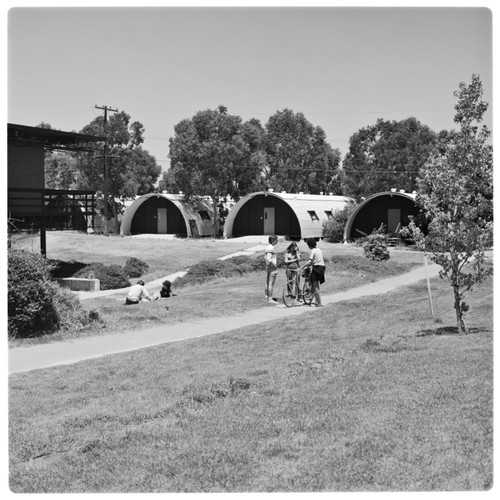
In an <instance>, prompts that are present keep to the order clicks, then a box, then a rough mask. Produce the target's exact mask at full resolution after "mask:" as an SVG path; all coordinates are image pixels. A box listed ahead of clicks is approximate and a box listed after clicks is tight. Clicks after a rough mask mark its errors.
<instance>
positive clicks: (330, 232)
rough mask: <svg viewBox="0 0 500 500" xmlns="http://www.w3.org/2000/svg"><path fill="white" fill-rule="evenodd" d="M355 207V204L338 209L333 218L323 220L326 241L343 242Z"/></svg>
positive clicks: (323, 232)
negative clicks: (345, 230) (346, 227)
mask: <svg viewBox="0 0 500 500" xmlns="http://www.w3.org/2000/svg"><path fill="white" fill-rule="evenodd" d="M355 208H356V207H355V205H347V206H345V207H344V208H343V209H342V210H336V211H335V212H334V214H333V218H332V219H330V220H327V221H325V222H323V231H322V237H323V238H324V240H325V241H328V242H329V243H342V241H343V240H344V228H345V226H346V224H347V221H348V219H349V217H350V216H351V214H352V212H353V211H354V209H355Z"/></svg>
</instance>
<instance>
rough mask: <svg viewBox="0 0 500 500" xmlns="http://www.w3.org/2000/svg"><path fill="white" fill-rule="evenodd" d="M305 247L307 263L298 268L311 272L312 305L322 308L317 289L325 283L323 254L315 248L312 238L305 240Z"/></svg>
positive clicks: (314, 241)
mask: <svg viewBox="0 0 500 500" xmlns="http://www.w3.org/2000/svg"><path fill="white" fill-rule="evenodd" d="M306 243H307V246H308V247H309V250H310V254H309V259H308V260H307V262H306V263H305V264H304V265H303V266H301V267H300V269H304V268H306V267H309V268H310V270H311V288H312V293H313V295H314V304H313V305H315V306H316V307H323V304H322V303H321V294H320V290H319V287H320V285H322V284H323V283H324V282H325V269H326V266H325V260H324V259H323V252H322V251H321V250H320V249H319V248H318V247H317V245H316V240H315V239H314V238H307V240H306Z"/></svg>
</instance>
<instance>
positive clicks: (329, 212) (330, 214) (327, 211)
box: [325, 210, 333, 219]
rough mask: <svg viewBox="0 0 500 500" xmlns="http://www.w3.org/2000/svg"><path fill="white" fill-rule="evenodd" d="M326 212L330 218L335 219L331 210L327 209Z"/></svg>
mask: <svg viewBox="0 0 500 500" xmlns="http://www.w3.org/2000/svg"><path fill="white" fill-rule="evenodd" d="M325 214H326V216H327V217H328V218H329V219H333V214H332V211H331V210H325Z"/></svg>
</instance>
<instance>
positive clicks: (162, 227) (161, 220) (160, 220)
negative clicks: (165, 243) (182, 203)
mask: <svg viewBox="0 0 500 500" xmlns="http://www.w3.org/2000/svg"><path fill="white" fill-rule="evenodd" d="M156 223H157V226H158V234H167V207H158V209H157V212H156Z"/></svg>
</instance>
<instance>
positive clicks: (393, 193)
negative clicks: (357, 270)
mask: <svg viewBox="0 0 500 500" xmlns="http://www.w3.org/2000/svg"><path fill="white" fill-rule="evenodd" d="M381 196H391V197H393V196H398V197H401V198H408V199H410V200H413V201H415V199H416V197H417V193H415V192H413V193H406V192H405V191H402V190H400V191H382V192H380V193H375V194H372V195H371V196H368V198H366V199H365V200H364V201H363V202H362V203H360V204H359V205H358V206H357V207H356V209H355V210H354V212H353V213H352V214H351V215H350V217H349V219H348V220H347V224H346V225H345V228H344V241H346V240H348V239H349V236H350V234H351V231H352V224H353V222H354V220H355V219H356V217H357V215H358V214H359V212H360V211H361V210H362V209H363V208H364V207H365V206H366V205H368V204H369V203H370V202H372V201H373V200H374V199H375V198H380V197H381Z"/></svg>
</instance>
